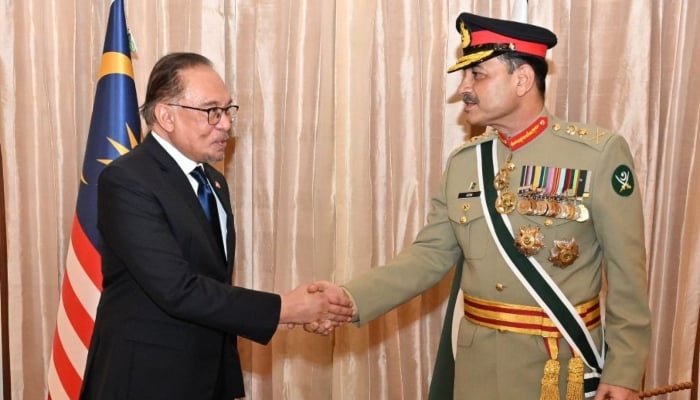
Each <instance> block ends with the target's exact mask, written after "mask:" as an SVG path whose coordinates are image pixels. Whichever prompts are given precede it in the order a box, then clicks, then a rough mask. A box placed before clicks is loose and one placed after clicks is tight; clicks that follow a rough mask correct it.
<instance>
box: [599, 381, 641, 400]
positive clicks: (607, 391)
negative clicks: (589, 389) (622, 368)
mask: <svg viewBox="0 0 700 400" xmlns="http://www.w3.org/2000/svg"><path fill="white" fill-rule="evenodd" d="M594 400H639V393H638V392H637V391H636V390H632V389H627V388H626V387H622V386H614V385H609V384H607V383H602V382H601V383H600V384H599V385H598V390H597V391H596V394H595V399H594Z"/></svg>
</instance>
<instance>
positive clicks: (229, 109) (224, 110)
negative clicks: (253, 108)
mask: <svg viewBox="0 0 700 400" xmlns="http://www.w3.org/2000/svg"><path fill="white" fill-rule="evenodd" d="M166 104H167V105H169V106H175V107H182V108H186V109H188V110H197V111H202V112H205V113H207V122H208V123H209V125H216V124H218V123H219V121H221V116H222V115H224V114H226V115H227V116H228V117H229V118H231V122H234V121H235V119H236V115H238V106H237V105H235V104H231V105H229V106H226V107H210V108H198V107H191V106H183V105H182V104H174V103H166Z"/></svg>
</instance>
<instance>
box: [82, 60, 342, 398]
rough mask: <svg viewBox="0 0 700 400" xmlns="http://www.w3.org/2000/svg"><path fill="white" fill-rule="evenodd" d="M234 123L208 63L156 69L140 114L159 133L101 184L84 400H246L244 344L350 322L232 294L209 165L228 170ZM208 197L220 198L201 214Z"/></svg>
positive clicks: (328, 304)
mask: <svg viewBox="0 0 700 400" xmlns="http://www.w3.org/2000/svg"><path fill="white" fill-rule="evenodd" d="M237 111H238V106H236V105H233V104H232V100H231V96H230V94H229V91H228V90H227V88H226V86H225V84H224V82H223V80H222V79H221V77H220V76H219V75H218V74H217V73H216V72H215V71H214V69H213V67H212V64H211V62H210V61H209V60H208V59H206V58H205V57H203V56H201V55H198V54H192V53H174V54H170V55H167V56H165V57H163V58H162V59H160V60H159V61H158V62H157V63H156V65H155V66H154V68H153V71H152V72H151V76H150V78H149V82H148V89H147V94H146V101H145V104H144V105H143V108H142V114H143V117H144V119H145V121H146V123H147V124H148V126H149V128H150V130H151V133H150V134H149V135H148V136H147V137H146V138H145V139H144V141H143V143H141V144H140V145H139V146H137V147H136V148H135V149H134V150H132V151H131V152H129V153H128V154H126V155H125V156H123V157H121V158H119V159H117V160H115V161H114V162H112V163H111V164H110V165H109V166H107V167H106V168H105V169H104V171H103V172H102V174H101V176H100V179H99V190H98V228H99V231H100V234H101V235H102V239H103V240H102V246H101V256H102V273H103V292H102V296H101V298H100V303H99V306H98V309H97V317H96V320H95V330H94V333H93V337H92V341H91V343H90V350H89V352H88V360H87V366H86V371H85V375H84V384H83V388H82V393H81V399H99V400H106V399H148V400H155V399H168V400H174V399H183V400H184V399H187V400H189V399H209V400H231V399H233V398H238V397H243V396H244V387H243V378H242V374H241V366H240V361H239V357H238V352H237V349H236V341H237V337H238V336H241V337H244V338H247V339H250V340H253V341H256V342H258V343H267V342H268V341H269V340H270V338H271V337H272V335H273V334H274V333H275V330H276V329H277V327H278V326H279V324H299V323H304V322H310V321H316V320H320V319H325V318H328V317H329V318H330V319H331V320H332V321H333V323H332V324H330V325H327V328H328V329H329V330H330V329H332V328H333V326H334V325H335V324H338V323H340V322H345V321H347V320H349V315H351V314H352V307H351V304H350V303H349V302H347V301H346V300H342V299H340V298H338V297H332V296H329V294H327V293H315V294H310V293H308V292H307V290H306V286H300V287H298V288H297V289H295V290H293V291H291V292H289V293H287V294H285V295H281V296H280V295H278V294H274V293H266V292H261V291H256V290H250V289H245V288H241V287H235V286H231V284H230V282H231V276H232V271H233V259H234V246H235V233H234V226H233V215H232V211H231V204H230V199H229V191H228V185H227V183H226V179H225V178H224V176H223V175H222V174H220V173H219V172H218V171H217V170H216V169H214V168H213V167H211V166H210V165H209V163H211V162H216V161H220V160H222V159H223V157H224V150H225V148H226V143H227V141H228V138H229V131H230V129H231V124H232V120H233V119H234V118H235V116H236V112H237ZM202 168H203V169H202ZM194 170H197V171H199V176H197V174H196V173H194V172H193V171H194ZM202 173H203V174H202ZM207 190H208V191H209V192H213V193H214V194H215V197H209V201H211V203H207V202H204V204H200V201H202V200H203V199H204V198H205V197H206V192H207ZM200 196H201V197H202V200H200V201H198V198H199V197H200ZM208 213H209V214H208Z"/></svg>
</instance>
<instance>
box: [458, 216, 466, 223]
mask: <svg viewBox="0 0 700 400" xmlns="http://www.w3.org/2000/svg"><path fill="white" fill-rule="evenodd" d="M459 223H460V224H466V223H467V217H465V216H462V217H461V218H460V219H459Z"/></svg>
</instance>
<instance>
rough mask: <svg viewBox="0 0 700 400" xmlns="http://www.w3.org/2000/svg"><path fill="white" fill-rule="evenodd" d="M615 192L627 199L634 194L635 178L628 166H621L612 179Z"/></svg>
mask: <svg viewBox="0 0 700 400" xmlns="http://www.w3.org/2000/svg"><path fill="white" fill-rule="evenodd" d="M611 182H612V187H613V190H615V193H617V194H619V195H620V196H624V197H627V196H629V195H631V194H632V192H634V176H633V175H632V170H631V169H630V167H628V166H626V165H624V164H623V165H620V166H618V167H617V168H616V169H615V172H613V176H612V179H611Z"/></svg>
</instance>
